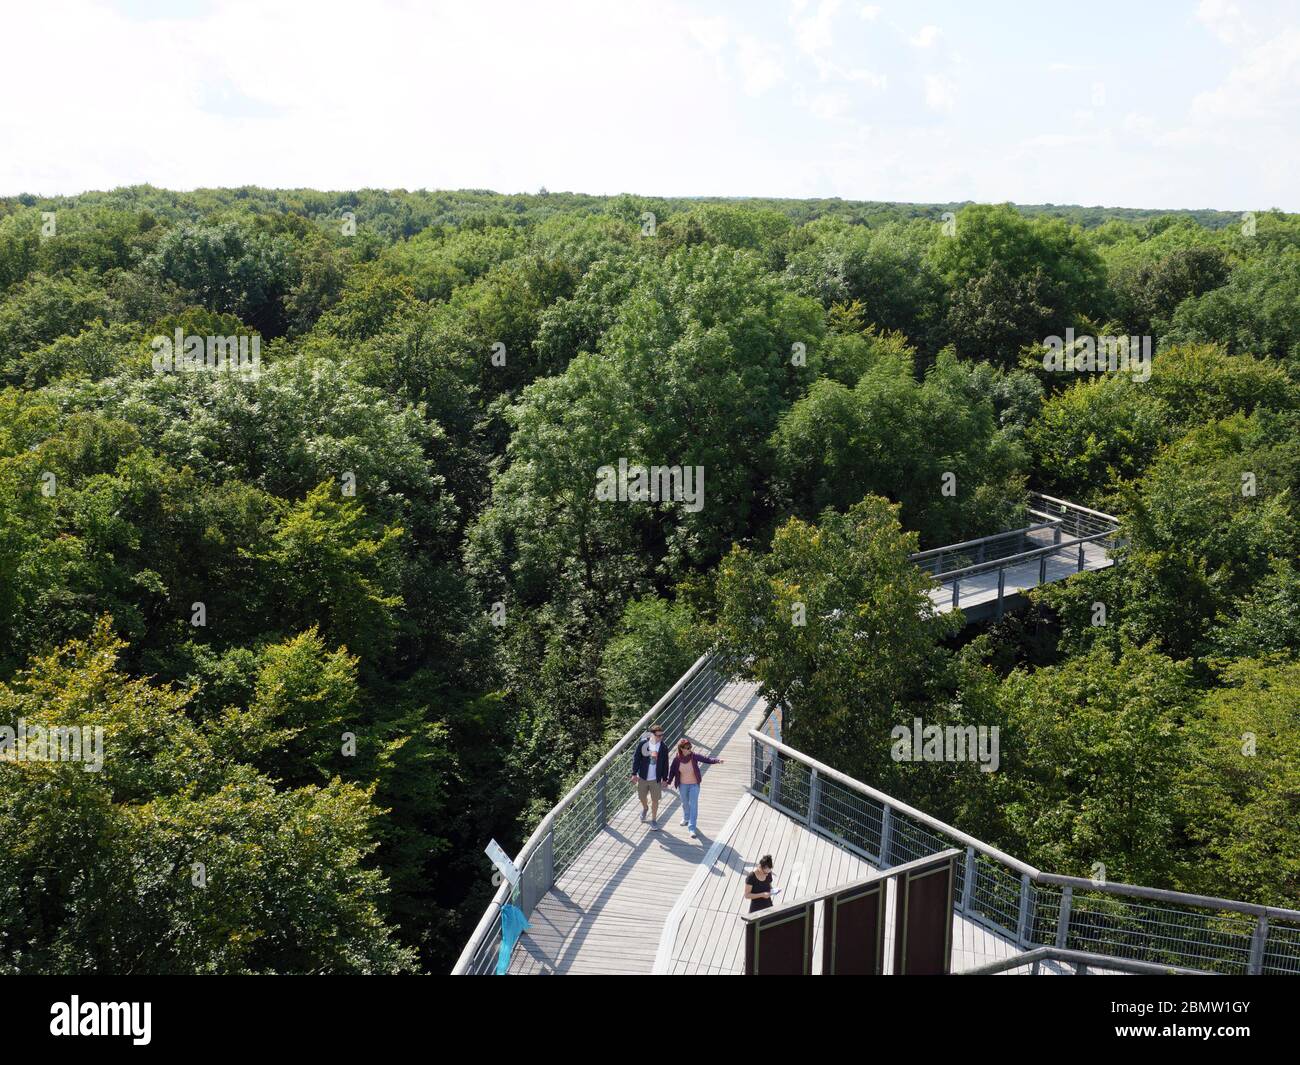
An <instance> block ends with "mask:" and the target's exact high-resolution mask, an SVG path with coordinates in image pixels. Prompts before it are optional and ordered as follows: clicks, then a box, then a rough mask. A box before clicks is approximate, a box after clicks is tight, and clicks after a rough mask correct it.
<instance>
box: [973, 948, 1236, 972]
mask: <svg viewBox="0 0 1300 1065" xmlns="http://www.w3.org/2000/svg"><path fill="white" fill-rule="evenodd" d="M1045 961H1059V962H1064V963H1066V964H1067V965H1073V966H1074V967H1075V968H1076V969H1079V970H1081V971H1083V972H1087V970H1088V969H1090V968H1091V969H1106V970H1109V971H1113V972H1121V973H1131V974H1132V975H1134V976H1213V975H1214V974H1213V973H1211V972H1209V971H1208V970H1206V969H1188V968H1186V967H1184V966H1181V965H1161V964H1160V963H1159V962H1154V961H1139V960H1138V959H1137V958H1116V957H1112V956H1111V955H1108V954H1091V953H1089V952H1088V951H1086V950H1066V949H1064V948H1063V947H1035V948H1034V949H1033V950H1028V951H1025V953H1023V954H1014V955H1012V956H1011V957H1010V958H999V959H998V960H997V961H994V962H989V964H987V965H979V966H976V967H975V968H974V969H964V970H962V971H961V972H959V973H954V974H953V975H954V976H995V975H997V974H998V973H1003V972H1006V971H1007V970H1008V969H1019V968H1021V967H1022V966H1025V965H1031V966H1034V967H1035V971H1037V966H1039V965H1041V964H1042V963H1043V962H1045Z"/></svg>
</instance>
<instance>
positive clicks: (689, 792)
mask: <svg viewBox="0 0 1300 1065" xmlns="http://www.w3.org/2000/svg"><path fill="white" fill-rule="evenodd" d="M721 764H722V759H721V758H709V757H708V756H707V755H703V754H696V753H695V751H694V749H693V748H692V746H691V741H690V740H688V739H682V740H680V741H679V742H678V744H677V753H676V754H675V755H673V764H672V765H671V766H669V767H668V779H667V780H665V781H664V783H665V784H667V785H668V786H669V787H670V788H671V787H674V786H676V787H677V790H678V791H679V792H680V793H681V796H682V824H683V825H688V826H690V830H691V839H699V838H700V833H699V829H697V828H696V827H695V817H696V815H697V814H698V813H699V811H700V779H701V772H700V766H702V765H721Z"/></svg>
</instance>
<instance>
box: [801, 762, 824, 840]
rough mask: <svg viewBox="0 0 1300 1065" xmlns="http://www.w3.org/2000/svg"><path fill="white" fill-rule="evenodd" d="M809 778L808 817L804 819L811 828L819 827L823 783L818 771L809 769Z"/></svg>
mask: <svg viewBox="0 0 1300 1065" xmlns="http://www.w3.org/2000/svg"><path fill="white" fill-rule="evenodd" d="M809 773H810V775H809V778H808V816H807V817H806V818H804V820H805V821H806V822H807V824H808V827H809V828H816V827H817V804H818V803H820V802H821V799H822V781H821V777H819V776H818V775H817V770H816V769H814V768H812V767H809Z"/></svg>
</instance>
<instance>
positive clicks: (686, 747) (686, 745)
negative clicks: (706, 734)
mask: <svg viewBox="0 0 1300 1065" xmlns="http://www.w3.org/2000/svg"><path fill="white" fill-rule="evenodd" d="M677 749H678V750H679V751H689V750H690V749H691V745H690V744H689V743H683V744H682V745H681V746H680V747H678V748H677Z"/></svg>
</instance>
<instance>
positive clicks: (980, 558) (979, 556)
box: [975, 540, 984, 566]
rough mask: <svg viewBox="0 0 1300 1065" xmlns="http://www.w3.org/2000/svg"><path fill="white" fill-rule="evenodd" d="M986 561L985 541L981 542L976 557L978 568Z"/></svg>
mask: <svg viewBox="0 0 1300 1065" xmlns="http://www.w3.org/2000/svg"><path fill="white" fill-rule="evenodd" d="M983 561H984V541H983V540H981V541H980V549H979V551H978V552H977V553H976V555H975V564H976V565H977V566H978V565H979V564H980V563H982V562H983Z"/></svg>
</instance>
